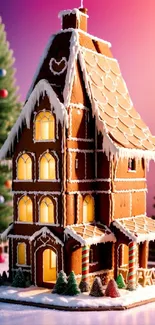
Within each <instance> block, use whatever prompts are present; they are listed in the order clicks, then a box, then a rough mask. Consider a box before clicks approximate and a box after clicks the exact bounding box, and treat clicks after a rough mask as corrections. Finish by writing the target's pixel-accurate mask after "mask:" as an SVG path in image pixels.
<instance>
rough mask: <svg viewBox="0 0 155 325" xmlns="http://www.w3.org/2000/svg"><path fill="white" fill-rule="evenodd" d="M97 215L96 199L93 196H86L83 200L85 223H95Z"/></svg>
mask: <svg viewBox="0 0 155 325" xmlns="http://www.w3.org/2000/svg"><path fill="white" fill-rule="evenodd" d="M94 214H95V204H94V198H93V197H92V196H91V195H86V196H85V198H84V200H83V222H84V223H86V222H93V221H94Z"/></svg>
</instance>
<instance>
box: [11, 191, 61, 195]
mask: <svg viewBox="0 0 155 325" xmlns="http://www.w3.org/2000/svg"><path fill="white" fill-rule="evenodd" d="M12 193H13V194H25V195H27V194H35V195H39V194H44V195H47V194H50V195H54V194H56V195H60V194H61V192H52V191H46V192H45V191H38V192H36V191H12Z"/></svg>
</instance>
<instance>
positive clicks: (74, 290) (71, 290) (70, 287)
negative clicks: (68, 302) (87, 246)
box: [64, 271, 80, 296]
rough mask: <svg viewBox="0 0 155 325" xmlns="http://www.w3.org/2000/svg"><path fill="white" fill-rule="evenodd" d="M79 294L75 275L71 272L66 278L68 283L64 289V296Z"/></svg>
mask: <svg viewBox="0 0 155 325" xmlns="http://www.w3.org/2000/svg"><path fill="white" fill-rule="evenodd" d="M79 293H80V290H79V288H78V285H77V282H76V278H75V274H74V272H73V271H72V272H71V273H70V275H69V277H68V283H67V287H66V290H65V292H64V294H65V295H67V296H76V295H78V294H79Z"/></svg>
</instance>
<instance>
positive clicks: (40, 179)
mask: <svg viewBox="0 0 155 325" xmlns="http://www.w3.org/2000/svg"><path fill="white" fill-rule="evenodd" d="M47 153H49V154H50V155H51V156H52V157H53V158H54V159H55V169H56V170H55V174H56V177H55V178H54V179H49V178H48V179H42V178H40V173H41V159H42V158H43V157H44V156H45V155H46V154H47ZM38 181H39V182H60V179H59V157H58V155H57V154H56V152H55V151H53V150H50V151H49V150H46V151H45V152H43V153H42V154H41V156H40V157H39V160H38Z"/></svg>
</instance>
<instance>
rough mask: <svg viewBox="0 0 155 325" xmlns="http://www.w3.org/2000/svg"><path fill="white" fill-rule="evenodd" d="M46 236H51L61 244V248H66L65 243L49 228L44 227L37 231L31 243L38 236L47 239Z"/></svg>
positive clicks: (31, 238)
mask: <svg viewBox="0 0 155 325" xmlns="http://www.w3.org/2000/svg"><path fill="white" fill-rule="evenodd" d="M46 234H49V235H51V237H52V238H53V239H54V240H55V242H56V243H58V244H60V245H61V246H64V244H63V242H62V241H61V240H60V239H59V238H58V237H57V236H55V235H54V234H53V233H52V232H51V231H50V230H49V229H48V228H47V227H43V228H41V229H40V230H38V231H36V232H35V233H34V234H33V235H32V236H31V237H30V239H29V240H30V241H33V240H35V239H36V238H37V237H38V236H40V235H42V236H43V237H46Z"/></svg>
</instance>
